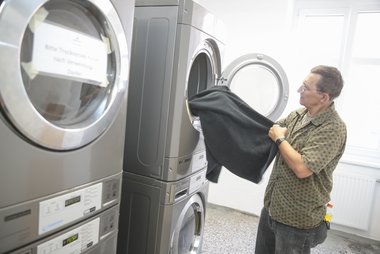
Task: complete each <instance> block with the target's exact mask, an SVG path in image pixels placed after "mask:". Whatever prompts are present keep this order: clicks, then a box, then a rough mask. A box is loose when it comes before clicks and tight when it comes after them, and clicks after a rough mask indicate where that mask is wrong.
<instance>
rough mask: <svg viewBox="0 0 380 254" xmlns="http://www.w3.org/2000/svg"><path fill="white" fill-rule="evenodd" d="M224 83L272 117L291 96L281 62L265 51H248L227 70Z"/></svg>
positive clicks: (273, 117)
mask: <svg viewBox="0 0 380 254" xmlns="http://www.w3.org/2000/svg"><path fill="white" fill-rule="evenodd" d="M219 84H220V85H227V86H229V87H230V89H231V91H232V92H233V93H235V94H236V95H237V96H239V97H240V98H241V99H242V100H244V101H245V102H246V103H247V104H248V105H249V106H251V108H253V109H254V110H256V111H257V112H259V113H260V114H262V115H264V116H266V117H267V118H269V119H271V120H272V121H275V120H277V118H278V117H279V116H280V115H281V114H282V112H283V111H284V109H285V106H286V104H287V101H288V98H289V84H288V79H287V77H286V74H285V72H284V70H283V69H282V67H281V66H280V64H279V63H277V62H276V61H275V60H274V59H272V58H270V57H269V56H266V55H263V54H248V55H244V56H242V57H239V58H238V59H236V60H235V61H233V62H232V63H231V64H230V65H229V66H228V67H227V68H226V69H225V71H224V72H223V74H222V78H221V80H220V83H219Z"/></svg>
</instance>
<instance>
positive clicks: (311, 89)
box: [298, 83, 321, 93]
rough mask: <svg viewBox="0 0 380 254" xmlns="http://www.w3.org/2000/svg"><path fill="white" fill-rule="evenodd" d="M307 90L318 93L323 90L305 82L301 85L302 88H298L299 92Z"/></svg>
mask: <svg viewBox="0 0 380 254" xmlns="http://www.w3.org/2000/svg"><path fill="white" fill-rule="evenodd" d="M305 91H316V92H317V93H321V91H319V90H318V89H313V88H310V87H309V86H308V85H306V84H305V83H303V84H302V85H301V86H300V88H298V92H300V93H303V92H305Z"/></svg>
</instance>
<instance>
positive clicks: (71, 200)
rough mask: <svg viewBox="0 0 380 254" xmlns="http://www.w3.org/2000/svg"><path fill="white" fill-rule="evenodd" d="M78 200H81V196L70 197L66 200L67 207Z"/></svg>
mask: <svg viewBox="0 0 380 254" xmlns="http://www.w3.org/2000/svg"><path fill="white" fill-rule="evenodd" d="M78 202H80V196H77V197H73V198H70V199H68V200H66V201H65V207H67V206H70V205H73V204H76V203H78Z"/></svg>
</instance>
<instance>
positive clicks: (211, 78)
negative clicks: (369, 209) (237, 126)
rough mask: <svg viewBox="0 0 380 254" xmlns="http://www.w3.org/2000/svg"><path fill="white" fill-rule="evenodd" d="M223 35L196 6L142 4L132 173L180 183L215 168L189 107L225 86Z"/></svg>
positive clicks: (129, 153) (133, 92)
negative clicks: (198, 96) (203, 94)
mask: <svg viewBox="0 0 380 254" xmlns="http://www.w3.org/2000/svg"><path fill="white" fill-rule="evenodd" d="M221 32H222V28H221V22H220V21H219V20H218V19H217V18H216V17H214V16H213V15H212V14H211V13H209V12H207V10H205V9H204V8H203V7H201V6H200V5H198V4H196V3H194V2H193V1H184V0H169V1H168V0H161V1H156V0H148V1H147V0H138V1H137V2H136V9H135V20H134V32H133V45H132V56H131V62H132V63H133V64H131V82H130V87H129V98H128V101H129V102H128V114H127V116H128V120H127V128H126V140H127V141H128V142H127V143H126V146H125V161H124V170H126V171H128V172H131V173H135V174H140V175H145V176H148V177H153V178H156V179H160V180H164V181H176V180H178V179H182V178H184V177H186V176H188V175H190V174H192V173H194V172H196V171H198V170H200V169H202V168H204V167H205V166H206V165H207V160H206V155H205V147H204V142H203V136H202V133H201V132H200V131H199V127H200V124H199V120H198V119H196V118H195V117H193V116H192V115H191V114H190V112H189V109H188V105H187V100H188V98H190V97H192V96H193V95H195V94H196V93H198V92H199V91H202V90H204V89H207V88H209V87H211V86H214V85H216V84H217V78H218V77H219V76H220V73H221V54H222V50H223V47H224V45H223V43H222V41H221V38H222V35H221Z"/></svg>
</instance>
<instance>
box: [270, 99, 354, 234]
mask: <svg viewBox="0 0 380 254" xmlns="http://www.w3.org/2000/svg"><path fill="white" fill-rule="evenodd" d="M306 114H307V109H305V108H302V109H299V110H296V111H293V112H292V113H290V114H289V116H288V117H287V118H285V119H283V120H280V121H279V122H278V124H280V125H281V126H283V127H286V128H288V135H287V137H286V140H287V141H288V142H289V144H290V145H291V146H292V147H293V148H294V149H295V150H296V151H297V152H298V153H300V154H301V156H302V158H303V161H304V163H305V164H306V166H307V167H308V168H309V169H310V170H311V171H312V172H313V174H312V175H310V176H309V177H306V178H302V179H301V178H298V177H297V176H296V175H295V174H294V172H293V171H292V169H290V168H289V167H288V165H287V164H286V163H285V161H284V160H283V158H282V156H281V155H280V153H279V154H278V155H277V157H276V160H275V162H274V167H273V170H272V173H271V176H270V179H269V182H268V185H267V188H266V191H265V197H264V206H265V208H266V209H268V210H269V213H270V216H271V217H272V219H274V220H276V221H278V222H280V223H283V224H286V225H289V226H293V227H296V228H301V229H309V228H313V227H315V226H317V225H319V224H320V223H321V222H322V220H323V218H324V216H325V213H326V208H325V205H326V203H327V202H328V201H330V192H331V190H332V182H333V179H332V173H333V171H334V169H335V168H336V166H337V164H338V161H339V159H340V158H341V157H342V155H343V152H344V149H345V145H346V137H347V130H346V125H345V123H344V122H343V121H342V120H341V118H340V117H339V115H338V113H337V112H336V111H335V107H334V104H332V105H331V106H330V107H329V108H328V110H326V111H324V112H322V113H321V114H319V115H317V116H315V117H313V118H312V119H311V121H309V122H306V123H305V122H303V121H302V119H304V117H305V115H306Z"/></svg>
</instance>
